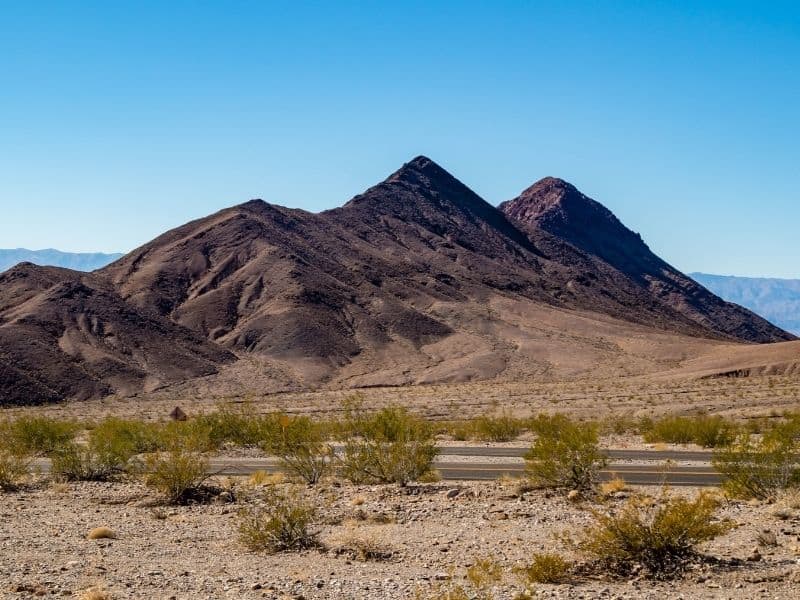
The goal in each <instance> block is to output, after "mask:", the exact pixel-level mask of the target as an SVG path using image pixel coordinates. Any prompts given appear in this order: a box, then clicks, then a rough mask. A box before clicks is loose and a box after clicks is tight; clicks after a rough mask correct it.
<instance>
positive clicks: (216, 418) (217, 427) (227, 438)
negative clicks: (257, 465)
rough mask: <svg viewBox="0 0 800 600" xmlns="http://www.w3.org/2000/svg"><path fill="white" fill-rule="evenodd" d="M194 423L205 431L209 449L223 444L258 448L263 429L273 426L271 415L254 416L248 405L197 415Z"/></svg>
mask: <svg viewBox="0 0 800 600" xmlns="http://www.w3.org/2000/svg"><path fill="white" fill-rule="evenodd" d="M194 421H195V425H196V426H197V427H199V428H202V429H204V430H205V431H206V436H207V438H208V444H209V448H210V449H217V448H220V447H221V446H223V445H225V444H231V445H233V446H241V447H248V446H258V445H259V444H260V443H261V442H262V441H263V439H264V429H265V428H267V429H270V428H271V426H272V425H273V424H274V419H273V417H272V416H271V415H267V416H259V415H255V414H253V412H252V410H251V408H250V406H249V405H244V406H242V407H239V408H237V407H234V406H230V405H225V406H221V407H220V408H218V409H217V410H215V411H214V412H211V413H207V414H204V415H198V416H197V417H196V418H195V419H194Z"/></svg>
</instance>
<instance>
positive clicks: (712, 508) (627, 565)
mask: <svg viewBox="0 0 800 600" xmlns="http://www.w3.org/2000/svg"><path fill="white" fill-rule="evenodd" d="M718 507H719V499H718V498H717V497H716V496H715V495H713V494H711V493H709V492H700V493H699V494H698V495H697V496H696V497H695V498H694V499H692V500H687V499H686V498H682V497H680V496H669V495H665V496H663V497H662V498H661V499H660V501H659V502H653V501H652V499H650V498H646V497H639V496H637V497H634V498H631V499H630V500H629V501H628V502H627V503H626V504H625V505H624V506H623V507H622V508H621V509H620V510H619V511H618V512H616V513H595V514H594V516H595V523H594V524H593V525H590V526H589V527H587V528H586V529H585V530H584V532H583V535H582V538H581V540H580V541H579V542H578V548H579V549H580V550H582V551H583V552H585V553H586V554H588V555H589V556H590V557H592V558H593V559H594V560H595V561H596V562H597V564H598V565H599V566H601V567H602V568H604V569H607V570H609V571H611V572H613V573H617V574H619V575H629V574H631V573H633V572H635V570H636V569H637V568H638V567H644V569H645V570H646V572H647V573H648V574H649V575H650V576H652V577H656V578H660V577H667V576H670V575H673V574H675V573H677V572H678V571H680V570H681V569H682V568H683V567H684V566H685V564H686V561H687V559H689V558H691V557H692V556H693V555H694V554H695V546H696V545H697V544H699V543H701V542H705V541H708V540H712V539H714V538H716V537H718V536H720V535H722V534H724V533H725V532H727V531H728V530H729V529H730V528H731V527H732V524H731V523H729V522H727V521H718V520H716V519H715V514H716V511H717V509H718Z"/></svg>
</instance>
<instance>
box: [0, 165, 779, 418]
mask: <svg viewBox="0 0 800 600" xmlns="http://www.w3.org/2000/svg"><path fill="white" fill-rule="evenodd" d="M498 297H499V298H505V299H508V300H510V301H514V302H522V303H527V305H532V306H533V305H535V306H548V307H557V308H559V309H564V310H581V311H593V312H594V313H600V314H603V315H608V316H611V317H614V318H617V319H622V320H625V321H628V322H634V323H640V324H646V325H647V326H648V327H651V328H656V329H661V330H666V331H671V332H675V333H679V334H686V335H691V336H696V337H710V338H718V339H729V340H740V341H749V342H768V341H776V340H785V339H791V336H789V335H788V334H786V333H785V332H783V331H781V330H779V329H777V328H775V327H774V326H772V325H770V324H769V323H767V322H766V321H764V320H763V319H760V318H759V317H756V316H755V315H753V314H752V313H750V312H748V311H746V310H744V309H742V308H740V307H737V306H734V305H730V304H726V303H725V302H723V301H721V300H720V299H718V298H717V297H716V296H713V295H712V294H710V293H709V292H708V291H707V290H705V289H704V288H702V287H700V286H698V285H697V284H695V283H694V282H692V281H691V280H689V279H688V278H686V277H684V276H683V275H682V274H680V273H678V272H677V271H675V270H674V269H672V268H671V267H669V265H667V264H666V263H664V262H663V261H661V260H660V259H659V258H658V257H656V256H655V255H653V254H652V253H651V252H650V251H649V250H648V249H647V247H646V246H645V245H644V243H643V242H642V241H641V239H640V238H639V237H638V236H637V235H636V234H633V233H632V232H630V231H629V230H627V229H626V228H625V227H624V226H623V225H622V224H621V223H619V221H617V219H616V218H615V217H614V216H613V215H612V214H611V213H610V212H609V211H608V210H606V209H605V208H604V207H602V206H601V205H600V204H598V203H596V202H594V201H592V200H590V199H588V198H586V197H585V196H583V195H582V194H580V192H578V191H577V190H576V189H575V188H574V187H572V186H570V185H569V184H567V183H565V182H562V181H560V180H555V179H547V180H543V181H541V182H539V183H537V184H536V185H534V186H533V187H531V188H529V189H528V190H526V191H525V192H524V193H523V194H522V195H521V196H520V197H519V198H517V199H515V200H513V201H511V202H508V203H505V204H503V205H502V206H501V208H500V209H499V210H498V209H497V208H495V207H493V206H491V205H490V204H488V203H487V202H485V201H484V200H483V199H481V198H480V197H479V196H477V195H476V194H475V193H474V192H472V191H471V190H470V189H469V188H467V187H466V186H465V185H463V184H462V183H461V182H460V181H458V180H457V179H455V178H454V177H453V176H452V175H450V174H449V173H447V172H446V171H445V170H444V169H442V168H441V167H440V166H438V165H437V164H435V163H434V162H433V161H431V160H430V159H427V158H425V157H418V158H416V159H414V160H413V161H411V162H409V163H407V164H406V165H404V166H403V167H402V168H401V169H400V170H398V171H397V172H396V173H394V174H392V175H391V176H390V177H389V178H388V179H386V180H385V181H384V182H382V183H380V184H378V185H376V186H375V187H372V188H370V189H369V190H367V191H366V192H364V193H363V194H361V195H359V196H356V197H355V198H353V199H352V200H350V201H349V202H348V203H346V204H345V205H344V206H342V207H340V208H336V209H333V210H329V211H326V212H323V213H320V214H312V213H308V212H305V211H302V210H296V209H288V208H283V207H280V206H273V205H270V204H267V203H265V202H262V201H260V200H253V201H250V202H247V203H244V204H241V205H238V206H234V207H232V208H229V209H225V210H222V211H220V212H218V213H215V214H213V215H211V216H209V217H205V218H203V219H199V220H196V221H192V222H190V223H187V224H186V225H183V226H181V227H178V228H177V229H174V230H171V231H169V232H167V233H165V234H163V235H161V236H159V237H158V238H156V239H155V240H153V241H151V242H149V243H147V244H145V245H144V246H142V247H140V248H138V249H136V250H134V251H132V252H130V253H129V254H127V255H126V256H124V257H123V258H121V259H119V260H118V261H116V262H114V263H112V264H111V265H109V266H107V267H105V268H103V269H100V270H99V271H95V272H94V273H91V274H85V273H78V272H75V271H69V270H67V269H57V268H50V267H34V266H33V265H26V264H23V265H19V266H18V267H16V268H14V269H12V270H10V271H8V272H6V273H3V274H2V275H0V403H3V404H30V403H37V402H51V401H57V400H61V399H64V398H90V397H97V396H103V395H107V394H110V393H123V394H125V393H134V392H137V391H140V390H142V389H152V388H155V387H158V386H163V385H169V384H171V383H175V382H179V381H182V380H186V379H191V378H194V377H199V376H204V375H209V374H213V373H215V372H216V371H217V370H218V369H219V368H220V367H221V366H222V365H225V364H227V363H231V362H233V361H235V360H236V358H237V356H238V357H243V356H247V355H251V356H258V357H263V358H264V359H265V360H274V361H280V362H281V364H285V365H290V366H297V365H307V364H313V365H314V367H313V368H314V373H315V375H314V377H315V378H316V381H318V382H324V381H326V380H329V379H331V378H333V377H336V376H337V373H340V371H341V370H342V369H344V368H346V367H347V366H348V365H350V364H351V363H352V362H353V361H354V360H356V359H357V358H359V357H363V356H369V357H371V359H370V360H371V361H372V362H370V363H369V364H370V365H371V368H373V369H376V370H379V369H381V368H383V367H384V366H385V365H386V364H388V363H392V364H395V365H399V366H400V367H401V368H402V367H403V364H404V361H409V362H408V364H409V365H411V362H410V358H408V357H409V356H410V355H411V354H414V353H417V354H424V350H423V349H424V347H426V346H428V345H431V344H436V343H438V342H441V341H443V340H447V339H449V338H450V337H451V336H458V335H461V334H465V332H469V333H470V335H472V336H473V337H474V336H476V335H480V330H481V327H483V326H482V325H476V323H475V321H474V314H473V313H470V312H469V310H468V309H467V307H468V306H471V307H474V306H486V305H487V302H488V301H489V299H492V298H498ZM502 319H503V315H497V316H496V320H497V322H501V321H502ZM503 335H505V334H503ZM507 345H508V346H509V347H512V346H513V343H511V342H509V343H508V344H507ZM431 360H434V359H431ZM299 368H300V367H298V369H299ZM408 369H411V366H409V367H408Z"/></svg>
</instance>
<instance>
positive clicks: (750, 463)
mask: <svg viewBox="0 0 800 600" xmlns="http://www.w3.org/2000/svg"><path fill="white" fill-rule="evenodd" d="M795 435H796V431H795V429H794V427H793V425H792V424H791V423H789V424H784V425H782V426H778V427H775V428H773V429H772V430H770V431H768V432H766V433H764V434H763V435H762V436H761V437H757V436H754V435H751V434H749V433H741V434H739V435H738V436H737V437H736V439H734V440H733V441H732V442H730V443H729V444H728V445H726V446H724V447H722V448H719V449H717V450H716V451H715V452H714V455H713V457H712V464H713V465H714V468H715V469H716V470H717V471H719V472H720V473H721V474H722V475H723V477H724V478H725V482H724V484H723V485H724V487H725V489H726V490H727V491H728V492H729V493H730V494H731V495H733V496H736V497H744V498H758V499H761V500H765V499H768V498H774V497H775V496H776V495H777V494H778V492H780V491H781V490H784V489H787V488H793V487H798V486H800V467H798V464H797V457H798V452H800V443H798V441H797V439H796V437H795Z"/></svg>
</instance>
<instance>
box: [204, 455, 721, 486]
mask: <svg viewBox="0 0 800 600" xmlns="http://www.w3.org/2000/svg"><path fill="white" fill-rule="evenodd" d="M434 466H435V467H436V469H437V470H438V471H439V474H440V475H441V476H442V479H444V480H447V481H486V480H493V479H498V478H500V477H503V476H510V477H520V476H522V475H523V474H524V472H525V465H524V464H523V463H520V462H515V463H478V462H446V461H440V460H437V461H436V462H435V463H434ZM211 470H212V472H214V473H216V474H219V475H250V474H252V473H255V472H256V471H267V472H276V471H279V470H280V467H279V466H278V463H277V461H276V460H274V459H237V460H230V459H228V460H223V459H213V460H212V461H211ZM617 476H619V477H622V479H624V480H625V482H626V483H628V484H630V485H662V484H664V483H668V484H669V485H672V486H701V487H704V486H705V487H707V486H717V485H719V484H720V483H722V477H721V476H720V475H719V473H716V472H715V471H714V470H712V469H711V467H710V466H691V467H689V466H681V465H675V466H672V467H670V468H668V469H667V468H664V467H663V466H662V465H659V464H641V465H630V464H618V465H614V464H610V465H609V466H608V468H606V469H604V470H603V472H602V473H601V477H602V478H603V479H605V480H608V479H613V478H614V477H617Z"/></svg>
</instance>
